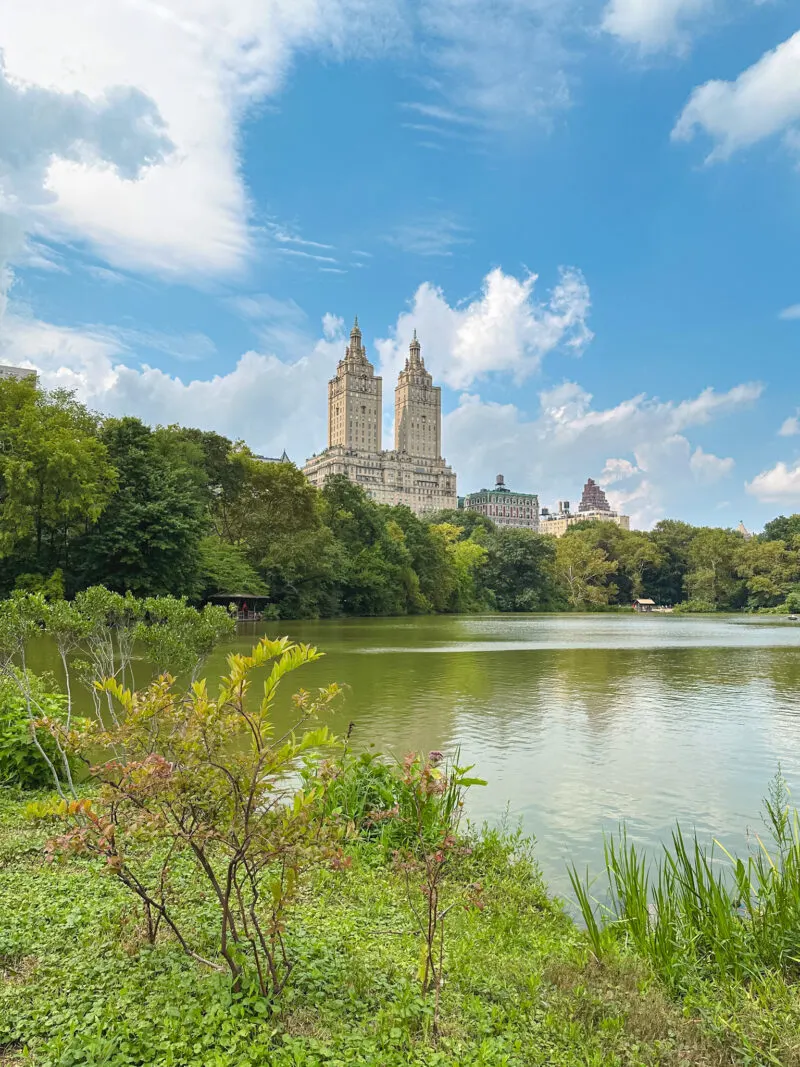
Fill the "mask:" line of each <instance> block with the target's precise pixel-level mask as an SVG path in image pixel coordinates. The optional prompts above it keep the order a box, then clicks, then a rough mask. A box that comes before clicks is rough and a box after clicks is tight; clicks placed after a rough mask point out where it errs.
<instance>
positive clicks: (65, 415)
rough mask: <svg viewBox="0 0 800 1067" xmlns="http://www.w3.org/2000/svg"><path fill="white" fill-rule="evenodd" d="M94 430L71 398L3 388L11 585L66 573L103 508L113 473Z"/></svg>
mask: <svg viewBox="0 0 800 1067" xmlns="http://www.w3.org/2000/svg"><path fill="white" fill-rule="evenodd" d="M98 424H99V420H98V417H97V416H96V415H93V414H92V413H91V412H89V411H88V410H87V409H86V408H85V407H84V406H83V405H82V404H80V403H78V401H77V400H75V398H74V396H73V394H72V393H69V392H67V391H65V390H56V391H55V392H47V391H46V390H43V389H39V388H37V387H36V386H35V384H34V382H33V381H17V380H14V379H10V380H7V379H6V380H2V381H0V559H4V560H5V566H4V567H3V568H2V570H3V573H4V576H5V577H6V578H7V580H8V581H9V582H12V581H13V580H14V578H15V577H17V576H18V575H20V574H23V573H25V574H28V575H39V576H41V577H42V578H46V577H47V576H48V575H50V574H52V573H53V572H54V571H55V570H56V569H62V570H64V571H66V570H68V569H69V567H70V565H71V562H72V561H71V554H70V549H71V544H72V542H73V540H74V538H75V536H76V535H77V534H78V533H80V532H81V531H84V530H86V529H87V528H88V527H90V526H91V525H92V524H93V523H94V522H96V521H97V519H98V518H99V516H100V515H101V514H102V512H103V509H104V508H105V507H106V505H107V503H108V501H109V499H110V496H111V493H112V492H113V489H114V485H115V472H114V468H113V466H112V465H111V463H110V461H109V457H108V452H107V449H106V447H105V445H104V443H103V442H102V441H101V440H100V439H99V438H98ZM1 581H2V580H1V579H0V582H1ZM0 591H4V592H8V589H4V590H0Z"/></svg>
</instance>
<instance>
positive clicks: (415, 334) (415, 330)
mask: <svg viewBox="0 0 800 1067" xmlns="http://www.w3.org/2000/svg"><path fill="white" fill-rule="evenodd" d="M416 339H417V328H416V326H415V327H414V340H415V341H416Z"/></svg>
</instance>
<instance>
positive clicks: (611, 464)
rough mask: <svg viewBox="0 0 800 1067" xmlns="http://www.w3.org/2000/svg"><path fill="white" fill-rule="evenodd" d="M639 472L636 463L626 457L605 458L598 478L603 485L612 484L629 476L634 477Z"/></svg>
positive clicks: (625, 479)
mask: <svg viewBox="0 0 800 1067" xmlns="http://www.w3.org/2000/svg"><path fill="white" fill-rule="evenodd" d="M641 473H642V472H641V470H640V469H639V468H638V467H637V466H636V464H635V463H631V461H630V460H628V459H607V460H606V465H605V467H603V473H602V474H601V475H600V480H601V482H602V484H603V485H614V484H615V483H617V482H624V481H627V480H628V479H629V478H634V477H635V476H636V475H637V474H641Z"/></svg>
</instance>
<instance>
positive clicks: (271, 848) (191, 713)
mask: <svg viewBox="0 0 800 1067" xmlns="http://www.w3.org/2000/svg"><path fill="white" fill-rule="evenodd" d="M319 657H320V653H318V652H317V650H316V649H314V648H311V647H310V646H308V645H297V644H292V643H290V642H289V639H288V638H282V639H281V640H278V641H270V640H268V639H267V638H266V637H265V638H263V639H262V640H261V641H260V642H259V643H258V644H257V645H256V646H255V647H254V648H253V650H252V654H251V655H249V656H242V655H231V656H229V657H228V667H229V671H230V673H229V674H228V675H227V676H226V677H224V678H222V679H221V683H220V687H219V695H218V697H217V698H216V699H215V698H212V697H211V696H210V695H209V692H208V689H207V688H206V684H205V682H197V683H196V684H195V685H193V686H192V688H191V690H190V691H189V692H188V693H186V692H183V691H181V690H180V688H176V686H175V679H174V678H172V677H171V676H170V675H162V676H161V677H160V678H159V679H158V680H157V681H155V682H153V683H151V684H150V685H149V686H148V687H147V688H146V689H144V690H142V691H141V692H135V693H134V692H131V691H130V690H126V689H123V688H122V686H121V685H120V684H119V683H118V682H116V681H114V680H113V679H109V680H107V681H106V683H105V689H106V690H107V692H108V693H109V694H110V695H111V696H113V697H114V699H115V701H116V702H117V703H118V704H119V707H120V714H116V715H114V717H113V720H112V722H111V723H109V724H107V725H104V726H101V725H99V724H96V723H92V724H89V723H86V724H84V726H83V728H82V729H79V730H73V731H72V732H71V733H70V734H66V733H65V734H64V736H63V737H62V745H63V747H65V748H69V749H70V750H71V751H74V752H75V753H76V754H77V755H78V756H80V757H82V758H83V759H84V760H87V761H88V760H89V759H90V758H91V756H92V754H93V753H95V752H96V751H97V750H98V749H99V750H100V751H102V752H104V753H106V754H107V759H106V761H105V762H103V763H101V764H98V765H97V766H94V767H92V769H91V774H92V781H93V782H94V783H95V784H96V785H97V786H98V788H99V792H98V794H97V796H96V797H93V798H91V799H89V798H84V799H81V800H63V801H62V802H61V811H62V814H63V818H64V821H65V824H66V832H65V833H63V834H61V835H59V836H57V837H55V838H54V839H53V840H52V841H51V842H50V843H49V845H48V852H49V855H50V856H51V858H53V859H55V858H56V857H63V858H66V857H67V856H68V855H73V854H79V855H85V856H89V857H92V858H96V859H100V860H102V861H103V863H104V864H105V868H106V870H107V871H108V872H109V874H111V875H112V876H114V877H116V878H117V879H118V880H119V881H120V882H121V883H122V884H123V885H124V886H125V887H126V888H127V889H128V890H129V891H130V892H131V893H132V894H134V895H135V896H136V897H138V899H139V901H140V902H141V905H142V912H143V918H144V920H145V923H146V928H147V936H148V939H149V941H150V942H151V943H153V944H154V943H155V942H156V939H157V937H158V934H159V930H160V929H164V928H167V927H168V928H169V930H170V931H171V932H172V934H173V935H174V936H175V938H176V939H177V941H178V943H179V944H180V946H181V948H182V949H183V950H184V951H185V952H186V953H187V955H189V956H191V957H192V958H193V959H195V960H198V961H199V962H201V963H204V964H206V965H208V966H209V967H210V968H211V969H212V970H216V971H220V970H223V969H224V968H225V967H227V968H228V970H229V971H230V975H231V978H232V980H233V981H232V988H233V990H234V992H236V993H241V992H243V991H247V990H248V989H255V990H257V992H258V994H259V995H260V996H262V997H264V998H274V997H277V996H278V995H279V994H280V993H281V992H282V991H283V988H284V986H285V984H286V982H287V980H288V978H289V975H290V973H291V970H292V967H293V966H294V961H293V960H292V959H291V958H290V956H289V951H288V946H287V940H286V927H287V922H288V917H289V913H290V910H291V907H292V905H293V904H294V903H295V901H296V899H297V895H298V888H299V885H300V882H301V879H302V876H303V875H304V874H305V873H306V872H307V871H308V870H309V868H311V867H313V866H314V865H316V864H319V863H320V862H322V861H323V860H330V861H332V862H333V863H334V864H337V863H339V862H340V860H341V857H340V853H339V850H338V849H337V848H335V847H334V846H335V835H334V834H331V833H329V832H328V827H327V826H326V825H325V821H324V820H323V819H321V818H320V810H319V808H318V806H317V804H316V800H317V798H318V796H319V795H320V794H322V793H324V789H325V781H324V780H323V779H321V778H320V777H319V776H318V775H315V774H314V772H313V767H314V765H315V764H318V763H319V761H320V755H319V753H320V751H321V750H322V749H324V748H326V747H329V746H330V745H331V744H332V743H333V738H332V736H331V735H330V733H329V732H328V729H327V727H317V728H315V729H310V728H307V727H308V725H309V723H310V722H311V720H313V719H315V718H316V717H317V715H318V714H320V713H322V712H323V711H324V710H325V709H326V708H327V707H328V705H329V704H330V703H331V701H332V700H333V699H334V698H335V697H336V696H337V695H338V692H339V690H338V687H337V686H335V685H331V686H328V687H327V688H325V689H319V690H317V691H316V692H315V693H313V694H310V693H308V692H305V691H304V690H301V691H300V692H299V693H298V694H297V695H296V696H295V699H294V705H295V713H296V719H295V723H294V729H292V730H290V731H289V732H287V733H286V734H284V735H282V736H277V735H276V732H275V728H274V722H273V709H274V704H275V700H276V698H277V696H278V693H279V690H280V686H281V682H282V681H283V679H284V678H285V677H286V676H288V675H290V674H291V673H292V672H294V671H295V670H297V669H298V668H300V667H302V666H304V665H305V664H307V663H313V662H314V661H315V660H317V659H319ZM258 668H266V669H267V670H268V671H269V673H268V676H267V678H266V680H265V681H264V689H263V692H264V696H263V698H262V700H261V701H260V703H259V704H258V705H257V706H255V707H251V706H250V705H249V704H248V703H247V700H246V698H247V693H248V690H249V688H250V684H251V680H252V679H251V676H252V674H253V672H254V671H255V670H257V669H258ZM234 741H236V743H232V742H234ZM303 761H305V766H306V775H307V776H309V777H310V778H311V784H310V786H309V787H308V788H305V789H303V788H301V789H298V788H297V772H298V770H299V768H300V765H301V763H302V762H303ZM187 864H191V865H192V866H193V867H194V869H195V874H196V879H195V880H196V881H199V883H201V884H202V886H203V888H204V892H205V893H206V894H207V895H208V898H209V900H210V901H212V902H213V904H214V907H215V909H216V911H217V923H216V928H217V932H218V942H217V945H216V949H215V951H214V953H213V955H212V958H210V959H209V958H207V956H206V955H205V949H204V945H203V943H202V940H201V939H199V938H198V931H197V930H196V929H195V927H194V925H193V924H191V923H187V921H186V916H185V908H184V905H185V904H186V897H187V892H186V888H185V887H181V886H180V884H179V881H178V879H177V874H176V872H177V871H178V870H179V869H180V867H181V865H184V866H186V865H187ZM84 870H85V871H86V873H87V877H89V876H90V874H89V872H88V865H85V866H84ZM220 959H223V960H224V964H223V963H220Z"/></svg>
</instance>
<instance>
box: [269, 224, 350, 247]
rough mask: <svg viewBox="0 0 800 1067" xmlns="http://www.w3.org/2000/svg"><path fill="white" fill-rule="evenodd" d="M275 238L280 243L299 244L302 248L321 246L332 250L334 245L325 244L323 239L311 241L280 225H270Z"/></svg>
mask: <svg viewBox="0 0 800 1067" xmlns="http://www.w3.org/2000/svg"><path fill="white" fill-rule="evenodd" d="M270 232H271V234H272V236H273V238H274V239H275V240H276V241H278V242H279V243H280V244H289V245H299V246H300V247H301V248H320V249H322V250H323V251H324V250H328V251H330V250H331V249H332V248H333V247H334V246H333V245H329V244H324V243H323V242H322V241H309V240H308V239H307V238H305V237H299V236H298V235H297V234H295V233H290V232H289V231H288V230H285V229H282V228H281V227H280V226H274V227H270Z"/></svg>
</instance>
